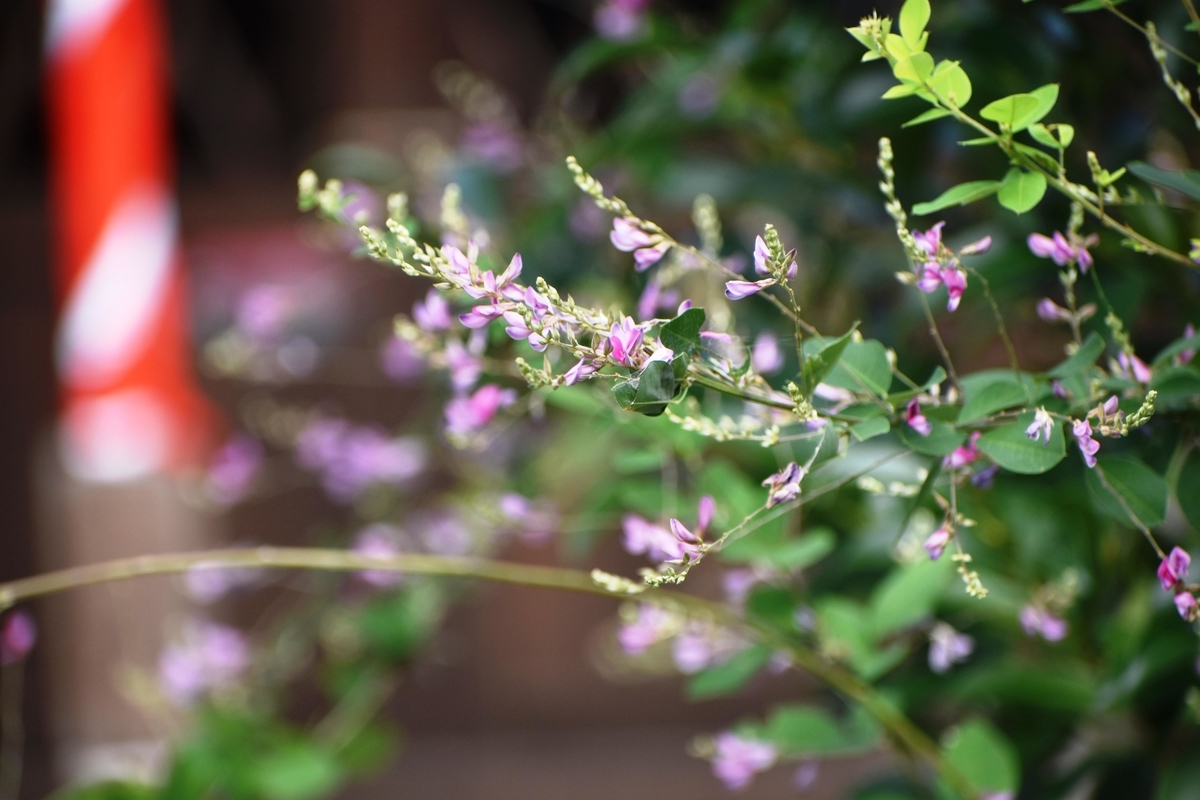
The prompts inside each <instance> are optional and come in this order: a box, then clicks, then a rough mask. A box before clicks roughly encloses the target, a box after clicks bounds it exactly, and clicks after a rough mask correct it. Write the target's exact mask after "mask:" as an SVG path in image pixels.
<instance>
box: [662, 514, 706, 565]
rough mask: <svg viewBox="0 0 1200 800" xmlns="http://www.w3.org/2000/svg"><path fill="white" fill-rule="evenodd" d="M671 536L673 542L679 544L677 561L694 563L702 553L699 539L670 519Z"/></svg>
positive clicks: (702, 548)
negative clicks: (679, 555) (679, 554)
mask: <svg viewBox="0 0 1200 800" xmlns="http://www.w3.org/2000/svg"><path fill="white" fill-rule="evenodd" d="M670 525H671V535H672V536H674V537H675V541H677V542H679V552H680V553H681V554H682V555H681V557H680V558H679V559H672V560H678V561H684V562H686V561H695V560H696V559H698V558H699V557H700V554H701V553H703V552H704V545H703V542H701V540H700V537H699V536H697V535H696V534H694V533H692V532H691V531H690V530H688V529H687V526H686V525H684V524H683V523H682V522H680V521H679V520H677V519H675V518H672V519H671V520H670Z"/></svg>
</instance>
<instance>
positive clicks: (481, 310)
mask: <svg viewBox="0 0 1200 800" xmlns="http://www.w3.org/2000/svg"><path fill="white" fill-rule="evenodd" d="M503 315H504V309H503V308H501V307H500V306H497V305H481V306H472V308H471V310H470V311H468V312H467V313H465V314H459V315H458V321H459V322H461V323H462V324H463V325H465V326H466V327H468V328H471V329H477V328H485V327H487V324H488V323H489V322H491V321H492V320H494V319H497V318H499V317H501V316H503Z"/></svg>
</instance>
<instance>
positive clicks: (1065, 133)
mask: <svg viewBox="0 0 1200 800" xmlns="http://www.w3.org/2000/svg"><path fill="white" fill-rule="evenodd" d="M1054 129H1055V130H1056V131H1057V132H1058V140H1059V141H1060V142H1062V146H1063V147H1064V148H1066V147H1070V146H1071V142H1073V141H1075V126H1074V125H1068V124H1067V123H1065V122H1060V123H1058V124H1057V125H1055V126H1054Z"/></svg>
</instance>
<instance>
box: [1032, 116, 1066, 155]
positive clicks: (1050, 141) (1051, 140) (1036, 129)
mask: <svg viewBox="0 0 1200 800" xmlns="http://www.w3.org/2000/svg"><path fill="white" fill-rule="evenodd" d="M1029 135H1030V136H1032V137H1033V139H1034V141H1035V142H1037V143H1038V144H1044V145H1046V147H1053V148H1054V149H1055V150H1061V149H1062V143H1061V142H1059V141H1058V139H1056V138H1055V137H1054V134H1053V133H1051V132H1050V129H1049V128H1047V127H1046V126H1045V125H1043V124H1042V123H1040V122H1039V123H1037V124H1036V125H1030V126H1029Z"/></svg>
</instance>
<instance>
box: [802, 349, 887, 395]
mask: <svg viewBox="0 0 1200 800" xmlns="http://www.w3.org/2000/svg"><path fill="white" fill-rule="evenodd" d="M824 382H825V383H827V384H829V385H830V386H836V387H838V388H841V389H849V390H850V391H852V392H861V391H864V390H865V391H868V392H871V393H872V394H875V395H878V396H879V397H887V393H888V389H889V388H891V385H892V365H891V364H890V363H889V362H888V357H887V348H886V347H884V346H883V343H882V342H878V341H876V340H874V339H868V340H866V341H863V342H850V343H849V344H848V345H846V347H845V350H844V352H843V353H842V357H841V358H840V359H838V362H837V363H836V364H835V365H834V368H833V369H832V370H830V372H829V375H828V376H827V377H826V378H825V380H824ZM815 385H816V384H815V383H814V384H810V386H815Z"/></svg>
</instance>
